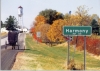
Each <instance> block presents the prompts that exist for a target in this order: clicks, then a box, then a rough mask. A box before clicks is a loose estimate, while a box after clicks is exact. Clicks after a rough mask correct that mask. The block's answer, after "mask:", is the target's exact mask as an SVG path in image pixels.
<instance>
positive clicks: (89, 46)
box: [71, 36, 100, 55]
mask: <svg viewBox="0 0 100 71" xmlns="http://www.w3.org/2000/svg"><path fill="white" fill-rule="evenodd" d="M76 38H77V37H75V38H74V39H73V41H72V42H71V44H76ZM76 46H77V49H79V50H83V49H84V37H83V36H78V42H77V45H76ZM86 50H87V51H88V52H89V53H92V54H95V55H100V39H98V38H95V39H94V38H90V37H86Z"/></svg>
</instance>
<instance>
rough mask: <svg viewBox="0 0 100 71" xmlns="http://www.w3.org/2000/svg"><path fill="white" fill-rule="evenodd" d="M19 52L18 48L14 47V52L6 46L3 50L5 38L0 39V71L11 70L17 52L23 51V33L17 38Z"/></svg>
mask: <svg viewBox="0 0 100 71" xmlns="http://www.w3.org/2000/svg"><path fill="white" fill-rule="evenodd" d="M18 38H19V39H18V42H19V50H18V47H17V46H16V47H15V50H12V47H11V46H8V47H7V49H5V48H4V47H5V41H6V40H7V37H6V38H3V39H1V70H11V68H12V66H13V64H14V61H15V60H16V55H17V53H18V52H21V51H24V49H25V42H24V41H25V40H24V39H25V33H20V34H19V37H18Z"/></svg>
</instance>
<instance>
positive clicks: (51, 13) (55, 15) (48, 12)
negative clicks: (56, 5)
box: [39, 9, 64, 25]
mask: <svg viewBox="0 0 100 71" xmlns="http://www.w3.org/2000/svg"><path fill="white" fill-rule="evenodd" d="M39 15H42V16H44V17H45V18H46V22H47V23H48V24H50V25H51V24H52V23H53V21H55V20H57V19H63V17H64V15H63V14H62V13H60V12H57V11H56V10H52V9H45V10H43V11H41V12H40V13H39Z"/></svg>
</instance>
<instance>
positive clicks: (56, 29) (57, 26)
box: [47, 19, 67, 42]
mask: <svg viewBox="0 0 100 71" xmlns="http://www.w3.org/2000/svg"><path fill="white" fill-rule="evenodd" d="M66 23H67V22H66V20H61V19H59V20H56V21H54V22H53V24H52V25H51V27H50V29H49V31H48V32H47V37H48V39H49V40H50V41H52V42H57V41H64V37H63V35H62V29H63V26H65V25H66Z"/></svg>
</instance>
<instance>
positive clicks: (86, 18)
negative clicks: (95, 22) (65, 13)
mask: <svg viewBox="0 0 100 71" xmlns="http://www.w3.org/2000/svg"><path fill="white" fill-rule="evenodd" d="M89 10H90V9H89V8H86V6H85V5H83V6H79V7H78V8H77V11H76V14H77V15H79V16H80V17H81V21H80V25H81V26H82V25H90V22H91V17H90V15H88V11H89Z"/></svg>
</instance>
